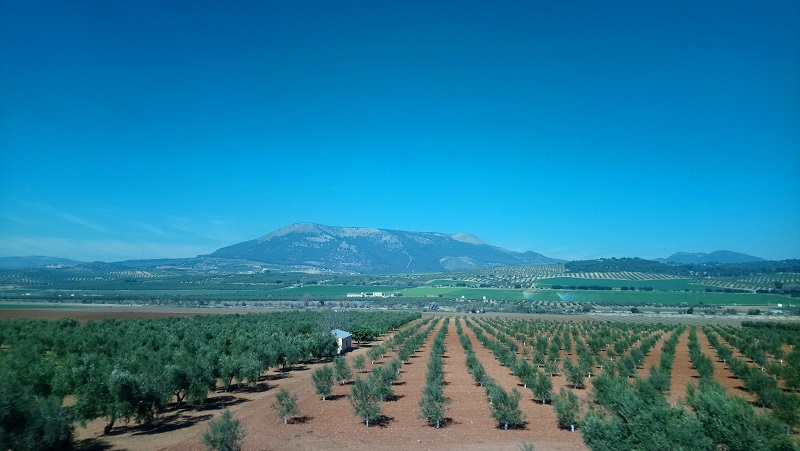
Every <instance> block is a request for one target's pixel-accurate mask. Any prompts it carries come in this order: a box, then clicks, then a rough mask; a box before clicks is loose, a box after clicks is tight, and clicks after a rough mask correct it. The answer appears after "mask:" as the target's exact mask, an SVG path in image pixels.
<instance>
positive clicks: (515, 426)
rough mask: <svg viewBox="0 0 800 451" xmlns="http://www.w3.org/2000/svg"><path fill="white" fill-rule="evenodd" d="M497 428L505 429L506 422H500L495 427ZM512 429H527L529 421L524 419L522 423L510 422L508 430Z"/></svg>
mask: <svg viewBox="0 0 800 451" xmlns="http://www.w3.org/2000/svg"><path fill="white" fill-rule="evenodd" d="M495 429H500V430H504V429H505V424H498V425H497V427H495ZM512 429H513V430H515V431H527V430H528V422H527V421H523V422H522V423H520V424H509V425H508V430H509V431H510V430H512Z"/></svg>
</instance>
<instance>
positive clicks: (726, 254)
mask: <svg viewBox="0 0 800 451" xmlns="http://www.w3.org/2000/svg"><path fill="white" fill-rule="evenodd" d="M658 261H663V262H668V263H682V264H687V263H688V264H702V263H752V262H763V261H765V260H764V259H763V258H760V257H754V256H752V255H747V254H742V253H739V252H732V251H715V252H712V253H710V254H703V253H690V252H678V253H675V254H672V255H670V256H669V257H667V258H663V259H658Z"/></svg>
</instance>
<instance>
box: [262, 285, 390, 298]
mask: <svg viewBox="0 0 800 451" xmlns="http://www.w3.org/2000/svg"><path fill="white" fill-rule="evenodd" d="M397 291H398V289H397V287H388V286H376V285H373V286H353V285H345V286H343V285H307V286H304V287H289V288H278V289H275V290H271V291H269V294H270V295H272V296H295V297H296V296H303V295H306V294H308V295H311V296H331V297H333V296H346V295H347V294H348V293H375V292H379V293H383V294H392V293H395V292H397ZM356 299H357V298H356Z"/></svg>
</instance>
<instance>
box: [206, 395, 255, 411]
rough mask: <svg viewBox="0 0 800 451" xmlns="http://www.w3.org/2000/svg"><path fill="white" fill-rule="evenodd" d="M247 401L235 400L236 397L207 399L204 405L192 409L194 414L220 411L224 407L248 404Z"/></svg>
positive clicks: (242, 399)
mask: <svg viewBox="0 0 800 451" xmlns="http://www.w3.org/2000/svg"><path fill="white" fill-rule="evenodd" d="M249 401H250V400H249V399H245V398H237V397H236V396H230V395H223V396H217V397H214V398H209V399H207V400H206V402H205V403H203V404H202V405H199V406H197V407H195V408H194V410H195V411H196V412H205V411H208V410H221V409H224V408H226V407H230V406H235V405H237V404H241V403H243V402H249Z"/></svg>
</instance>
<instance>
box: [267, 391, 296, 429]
mask: <svg viewBox="0 0 800 451" xmlns="http://www.w3.org/2000/svg"><path fill="white" fill-rule="evenodd" d="M272 409H273V410H275V413H277V414H278V416H279V417H283V424H287V423H289V415H296V414H297V395H293V394H291V393H289V390H287V389H285V388H282V389H281V391H279V392H278V394H277V395H276V396H275V401H274V402H273V403H272Z"/></svg>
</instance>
